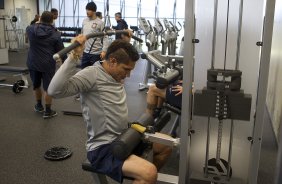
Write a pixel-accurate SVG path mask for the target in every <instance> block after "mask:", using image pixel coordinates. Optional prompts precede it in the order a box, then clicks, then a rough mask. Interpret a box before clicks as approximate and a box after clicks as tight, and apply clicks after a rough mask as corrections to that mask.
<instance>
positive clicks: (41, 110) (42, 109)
mask: <svg viewBox="0 0 282 184" xmlns="http://www.w3.org/2000/svg"><path fill="white" fill-rule="evenodd" d="M34 110H35V112H44V107H43V106H42V105H41V104H36V105H35V106H34Z"/></svg>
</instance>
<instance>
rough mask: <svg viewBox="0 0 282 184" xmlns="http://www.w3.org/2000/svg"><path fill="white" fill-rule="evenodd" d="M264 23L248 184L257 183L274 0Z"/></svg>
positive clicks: (268, 4) (267, 10) (269, 3)
mask: <svg viewBox="0 0 282 184" xmlns="http://www.w3.org/2000/svg"><path fill="white" fill-rule="evenodd" d="M265 8H266V9H265V25H264V32H263V38H262V41H263V46H262V50H261V59H260V69H259V70H260V71H259V80H258V83H259V85H258V90H257V101H256V116H255V122H254V131H253V144H252V146H251V155H250V164H249V178H248V183H249V184H256V183H257V176H258V168H259V160H260V150H261V139H262V132H263V119H264V118H263V116H264V112H265V102H266V92H267V83H268V74H269V63H270V54H271V45H272V33H273V20H274V10H275V0H267V1H266V6H265Z"/></svg>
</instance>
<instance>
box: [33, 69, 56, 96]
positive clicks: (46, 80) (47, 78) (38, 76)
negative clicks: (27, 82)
mask: <svg viewBox="0 0 282 184" xmlns="http://www.w3.org/2000/svg"><path fill="white" fill-rule="evenodd" d="M29 75H30V78H31V81H32V83H33V89H36V88H40V86H41V81H42V82H43V89H44V91H47V89H48V87H49V84H50V82H51V80H52V78H53V76H54V75H55V72H53V73H52V72H50V73H46V72H39V71H35V70H29Z"/></svg>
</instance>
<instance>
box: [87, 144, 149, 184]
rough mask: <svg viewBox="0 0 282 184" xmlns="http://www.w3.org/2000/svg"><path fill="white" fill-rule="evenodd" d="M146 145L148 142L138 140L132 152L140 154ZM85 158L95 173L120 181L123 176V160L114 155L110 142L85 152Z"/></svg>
mask: <svg viewBox="0 0 282 184" xmlns="http://www.w3.org/2000/svg"><path fill="white" fill-rule="evenodd" d="M148 146H149V144H147V143H143V142H140V143H139V144H138V146H136V148H135V149H134V150H133V152H132V154H135V155H137V156H141V155H142V154H143V151H144V150H145V149H146V148H147V147H148ZM87 158H88V160H89V162H90V163H91V165H92V167H93V168H94V169H95V170H96V172H97V173H101V174H105V175H107V176H109V177H110V178H112V179H113V180H115V181H117V182H119V183H122V181H123V178H124V176H123V174H122V166H123V163H124V160H120V159H118V158H115V157H114V155H113V154H112V150H111V144H104V145H101V146H99V147H98V148H97V149H95V150H93V151H89V152H87Z"/></svg>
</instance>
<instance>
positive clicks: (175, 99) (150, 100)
mask: <svg viewBox="0 0 282 184" xmlns="http://www.w3.org/2000/svg"><path fill="white" fill-rule="evenodd" d="M182 90H183V88H182V81H180V80H179V81H176V82H175V83H173V84H172V85H170V86H168V87H167V88H165V89H159V88H157V87H156V85H154V84H153V85H151V86H150V87H149V90H148V93H147V109H146V112H147V113H150V114H151V115H153V116H154V118H156V117H158V115H159V113H160V111H161V108H162V104H163V102H164V101H166V102H167V103H168V104H170V105H172V106H174V107H177V108H179V109H181V105H182Z"/></svg>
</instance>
